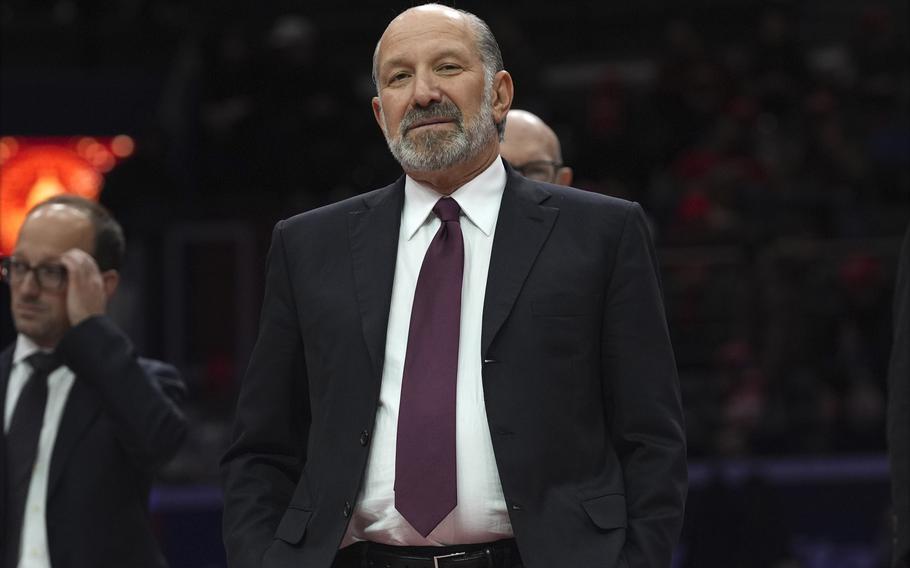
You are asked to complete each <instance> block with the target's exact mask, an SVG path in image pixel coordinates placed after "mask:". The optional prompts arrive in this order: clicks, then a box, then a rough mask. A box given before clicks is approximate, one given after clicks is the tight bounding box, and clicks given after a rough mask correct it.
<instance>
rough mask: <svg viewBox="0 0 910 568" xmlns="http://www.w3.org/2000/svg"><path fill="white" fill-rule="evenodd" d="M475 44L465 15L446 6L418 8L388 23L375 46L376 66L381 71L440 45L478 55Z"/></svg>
mask: <svg viewBox="0 0 910 568" xmlns="http://www.w3.org/2000/svg"><path fill="white" fill-rule="evenodd" d="M476 43H477V42H476V39H475V37H474V33H473V31H472V29H471V26H470V24H469V23H468V20H467V19H466V18H465V16H464V14H462V13H460V12H458V11H456V10H452V9H451V8H447V7H445V6H418V7H417V8H411V9H410V10H407V11H405V12H403V13H401V14H400V15H399V16H398V17H397V18H395V19H394V20H392V22H391V23H389V25H388V27H387V28H386V29H385V32H384V33H383V34H382V37H381V38H380V39H379V43H378V44H377V45H376V52H375V53H374V63H375V64H376V67H377V69H378V68H379V67H381V66H382V65H383V63H385V62H386V61H387V60H388V58H389V57H397V56H400V55H401V54H409V53H410V52H411V51H412V50H413V49H414V47H427V46H429V45H437V44H446V45H448V47H449V49H453V48H461V49H464V50H465V51H467V52H469V53H477V45H476ZM478 55H479V54H478Z"/></svg>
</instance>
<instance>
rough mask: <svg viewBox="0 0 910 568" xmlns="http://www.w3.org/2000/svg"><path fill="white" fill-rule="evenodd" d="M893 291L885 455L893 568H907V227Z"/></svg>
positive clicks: (909, 341)
mask: <svg viewBox="0 0 910 568" xmlns="http://www.w3.org/2000/svg"><path fill="white" fill-rule="evenodd" d="M899 259H900V260H899V262H900V268H899V269H898V276H897V285H896V286H895V288H894V343H893V346H892V351H891V366H890V369H889V372H888V451H889V454H890V458H891V491H892V495H893V498H894V535H895V536H894V552H893V555H892V559H893V561H892V564H893V566H894V567H895V568H906V567H907V566H910V439H908V438H910V227H908V228H907V236H906V237H905V238H904V244H903V247H901V252H900V257H899Z"/></svg>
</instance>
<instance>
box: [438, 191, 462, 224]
mask: <svg viewBox="0 0 910 568" xmlns="http://www.w3.org/2000/svg"><path fill="white" fill-rule="evenodd" d="M433 213H435V214H436V216H437V217H439V220H440V221H442V222H443V223H445V222H447V221H455V222H456V223H457V222H458V215H459V214H460V213H461V207H459V206H458V202H457V201H455V200H454V199H452V198H451V197H443V198H442V199H440V200H439V201H437V202H436V205H435V206H434V207H433Z"/></svg>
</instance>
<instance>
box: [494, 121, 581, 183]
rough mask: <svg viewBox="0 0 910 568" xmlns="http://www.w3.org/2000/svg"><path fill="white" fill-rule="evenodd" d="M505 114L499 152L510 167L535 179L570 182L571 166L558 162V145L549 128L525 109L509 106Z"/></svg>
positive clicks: (559, 153)
mask: <svg viewBox="0 0 910 568" xmlns="http://www.w3.org/2000/svg"><path fill="white" fill-rule="evenodd" d="M506 117H507V118H506V130H505V134H504V135H503V140H502V143H500V145H499V153H500V155H502V157H503V158H505V160H506V161H507V162H509V165H510V166H512V169H513V170H515V171H516V172H518V173H519V174H521V175H523V176H524V177H526V178H528V179H533V180H535V181H545V182H547V183H555V184H556V185H572V168H570V167H568V166H566V165H564V164H563V163H562V148H561V146H560V144H559V138H557V136H556V133H555V132H553V129H552V128H550V127H549V126H548V125H547V123H545V122H544V121H543V120H541V119H540V117H538V116H537V115H536V114H533V113H530V112H528V111H526V110H519V109H512V110H510V111H509V113H508V114H507V115H506Z"/></svg>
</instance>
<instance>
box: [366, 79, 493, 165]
mask: <svg viewBox="0 0 910 568" xmlns="http://www.w3.org/2000/svg"><path fill="white" fill-rule="evenodd" d="M492 94H493V93H492V89H490V90H486V91H485V92H484V97H483V101H481V105H480V111H479V112H478V113H477V118H475V119H474V120H472V121H470V122H468V123H467V124H465V121H464V116H463V115H462V113H461V111H460V110H459V109H458V107H456V106H455V105H454V104H453V103H451V102H444V103H437V104H435V105H433V106H431V107H428V108H426V109H414V110H411V111H410V112H408V113H407V114H405V116H404V118H403V119H402V121H401V124H400V125H399V128H398V135H397V136H395V137H394V138H392V137H390V136H388V134H386V143H387V144H388V145H389V150H390V151H391V152H392V155H393V156H394V157H395V159H396V160H398V163H399V164H401V167H402V168H403V169H405V170H406V171H418V172H432V171H438V170H444V169H447V168H450V167H452V166H454V165H456V164H460V163H463V162H466V161H469V160H471V159H472V158H474V157H476V156H477V155H478V154H480V153H481V151H482V150H483V149H484V148H485V147H486V146H487V145H488V144H489V143H490V141H491V140H493V139H494V137H495V136H496V125H495V124H494V123H493V104H492ZM424 118H450V119H453V120H454V122H453V123H452V124H453V125H454V126H455V129H454V130H452V131H441V132H440V131H435V130H431V131H428V132H420V133H413V132H412V133H411V134H410V135H409V136H406V135H405V134H406V133H407V130H408V128H409V127H410V126H411V125H412V124H414V123H415V122H417V121H418V120H422V119H424ZM382 120H383V123H385V115H384V114H383V115H382ZM386 132H388V128H386Z"/></svg>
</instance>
